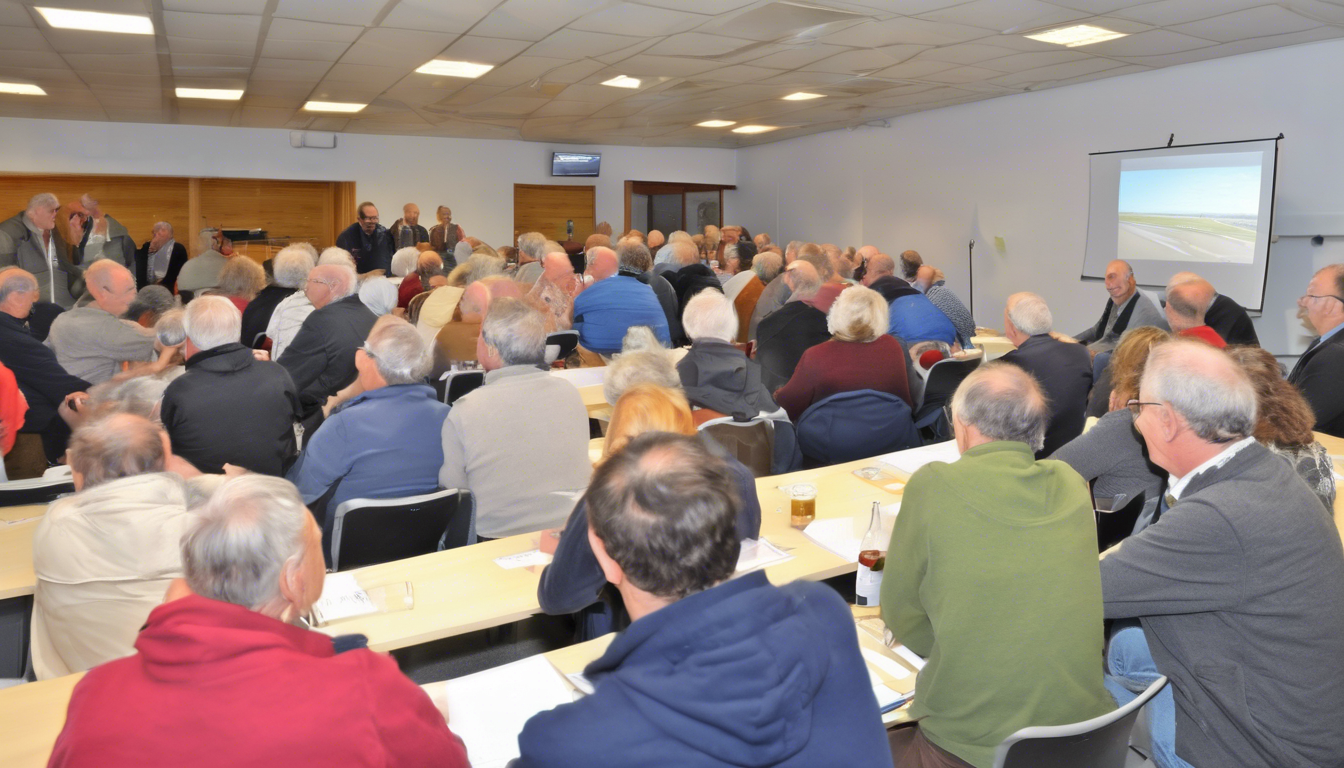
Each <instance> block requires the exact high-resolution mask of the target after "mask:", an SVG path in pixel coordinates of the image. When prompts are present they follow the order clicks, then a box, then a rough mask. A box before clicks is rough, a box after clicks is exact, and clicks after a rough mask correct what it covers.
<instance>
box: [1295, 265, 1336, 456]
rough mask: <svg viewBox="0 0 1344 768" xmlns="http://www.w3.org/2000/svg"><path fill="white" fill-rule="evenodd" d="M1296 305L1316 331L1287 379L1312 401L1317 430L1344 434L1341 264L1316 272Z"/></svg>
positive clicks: (1331, 433)
mask: <svg viewBox="0 0 1344 768" xmlns="http://www.w3.org/2000/svg"><path fill="white" fill-rule="evenodd" d="M1297 306H1298V315H1299V316H1300V317H1303V318H1304V319H1305V320H1306V321H1307V322H1308V323H1310V324H1311V327H1312V328H1314V329H1315V330H1316V333H1317V334H1319V335H1318V336H1317V337H1316V338H1315V339H1312V341H1311V344H1309V345H1308V346H1307V351H1306V352H1303V353H1302V356H1301V357H1299V358H1298V359H1297V365H1295V366H1293V372H1292V373H1290V374H1288V383H1290V384H1292V385H1293V386H1295V387H1297V388H1298V390H1300V391H1301V392H1302V394H1303V396H1305V397H1306V398H1307V402H1309V403H1311V410H1312V411H1314V412H1315V413H1316V431H1317V432H1324V433H1325V434H1327V435H1333V436H1335V437H1344V385H1342V384H1344V333H1342V332H1341V330H1342V329H1344V264H1331V265H1330V266H1328V267H1325V268H1324V269H1322V270H1321V271H1319V272H1317V273H1316V275H1315V276H1314V277H1312V278H1311V282H1310V283H1308V284H1307V292H1306V294H1305V295H1304V296H1303V297H1302V298H1300V299H1298V300H1297Z"/></svg>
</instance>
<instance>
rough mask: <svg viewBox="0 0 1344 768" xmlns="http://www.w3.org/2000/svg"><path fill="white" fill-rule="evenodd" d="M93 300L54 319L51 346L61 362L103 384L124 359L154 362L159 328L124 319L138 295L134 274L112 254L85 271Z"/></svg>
mask: <svg viewBox="0 0 1344 768" xmlns="http://www.w3.org/2000/svg"><path fill="white" fill-rule="evenodd" d="M84 280H85V281H86V283H87V284H88V290H89V295H90V296H91V297H93V302H92V303H90V304H88V305H86V306H83V307H76V308H74V309H68V310H66V311H65V312H62V313H61V314H60V316H59V317H57V318H56V319H55V320H54V321H53V322H52V324H51V333H50V334H49V335H48V336H47V341H46V345H47V346H48V347H51V349H52V351H54V352H55V353H56V360H57V361H58V362H60V364H61V367H62V368H64V369H65V370H66V371H68V372H69V373H70V374H72V375H74V376H78V377H79V378H81V379H83V380H85V381H87V382H89V383H90V384H98V383H99V382H103V381H107V380H108V379H110V378H112V377H113V376H115V375H117V374H118V373H119V372H121V364H122V363H124V362H146V363H147V362H152V361H153V360H154V359H155V358H156V357H158V355H157V353H156V352H155V350H154V332H153V331H151V330H148V329H146V328H142V327H140V325H139V324H137V323H132V322H128V321H126V320H122V319H121V317H122V315H124V314H126V310H128V309H130V307H131V302H132V301H134V300H135V276H134V275H132V274H131V271H130V270H129V269H127V268H125V267H123V266H121V265H120V264H118V263H117V262H115V261H112V260H110V259H100V260H99V261H96V262H94V263H93V266H91V267H89V268H88V270H87V271H85V273H84Z"/></svg>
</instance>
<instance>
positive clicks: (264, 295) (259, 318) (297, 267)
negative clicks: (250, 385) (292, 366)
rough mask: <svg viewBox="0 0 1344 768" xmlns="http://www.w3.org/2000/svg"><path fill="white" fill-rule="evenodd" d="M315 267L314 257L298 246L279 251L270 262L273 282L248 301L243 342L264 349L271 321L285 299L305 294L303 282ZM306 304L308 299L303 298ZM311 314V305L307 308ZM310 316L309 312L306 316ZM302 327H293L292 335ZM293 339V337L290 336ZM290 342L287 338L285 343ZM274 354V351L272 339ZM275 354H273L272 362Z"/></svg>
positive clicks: (244, 319) (244, 311)
mask: <svg viewBox="0 0 1344 768" xmlns="http://www.w3.org/2000/svg"><path fill="white" fill-rule="evenodd" d="M312 268H313V257H312V254H310V253H309V252H308V249H307V248H303V247H301V246H297V245H291V246H286V247H284V248H281V249H280V252H279V253H277V254H276V255H275V258H274V259H273V260H272V261H271V272H272V280H271V284H270V285H268V286H266V287H265V288H262V289H261V292H260V293H258V294H257V295H256V297H255V298H253V299H252V301H250V302H248V304H247V308H246V309H244V310H243V329H242V338H241V339H240V341H241V342H242V343H243V344H244V345H246V346H249V347H252V348H254V349H261V348H262V346H261V345H262V344H263V343H264V342H265V336H266V329H267V328H268V327H270V324H271V318H273V317H275V313H276V312H278V311H279V309H280V307H281V306H282V305H284V304H285V302H286V300H288V299H290V297H292V296H294V295H295V294H296V293H298V294H300V295H301V294H302V293H303V292H302V291H301V290H300V289H301V288H302V287H303V281H304V280H305V279H306V278H307V277H308V272H309V271H310V270H311V269H312ZM303 303H304V304H307V299H304V302H303ZM308 306H309V307H310V311H311V306H312V305H311V304H309V305H308ZM303 316H304V317H307V316H308V315H307V313H304V315H303ZM302 324H303V322H302V319H300V321H299V323H298V324H297V325H295V326H294V329H293V332H294V333H298V329H299V326H301V325H302ZM290 338H293V336H292V335H291V336H290ZM286 341H288V339H287V340H286ZM271 342H272V346H271V351H272V352H274V351H275V347H274V343H275V340H274V339H272V340H271ZM274 358H275V355H272V359H274Z"/></svg>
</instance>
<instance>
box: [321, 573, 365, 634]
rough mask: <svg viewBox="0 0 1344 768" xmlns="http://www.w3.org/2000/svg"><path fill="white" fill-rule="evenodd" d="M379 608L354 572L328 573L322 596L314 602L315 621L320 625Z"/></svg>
mask: <svg viewBox="0 0 1344 768" xmlns="http://www.w3.org/2000/svg"><path fill="white" fill-rule="evenodd" d="M377 610H378V607H377V606H376V605H374V604H373V601H372V600H370V599H369V593H368V592H365V591H364V590H363V589H360V586H359V584H358V583H357V582H356V581H355V575H354V574H353V573H350V572H346V573H328V574H327V579H326V581H325V582H324V583H323V586H322V597H321V599H319V600H318V601H317V602H316V603H313V622H314V623H315V624H317V625H319V626H320V625H322V624H327V623H330V622H333V621H337V620H340V619H348V618H351V617H354V616H363V615H365V614H369V613H374V612H376V611H377Z"/></svg>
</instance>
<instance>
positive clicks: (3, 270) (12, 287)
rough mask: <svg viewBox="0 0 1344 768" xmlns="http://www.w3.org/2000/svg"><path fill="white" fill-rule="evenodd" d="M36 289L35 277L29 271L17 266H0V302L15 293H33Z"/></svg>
mask: <svg viewBox="0 0 1344 768" xmlns="http://www.w3.org/2000/svg"><path fill="white" fill-rule="evenodd" d="M36 290H37V278H35V277H33V274H32V273H31V272H28V271H27V270H23V269H20V268H18V267H0V304H3V303H5V302H6V301H8V300H9V297H10V296H12V295H13V294H16V293H33V292H35V291H36Z"/></svg>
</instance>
